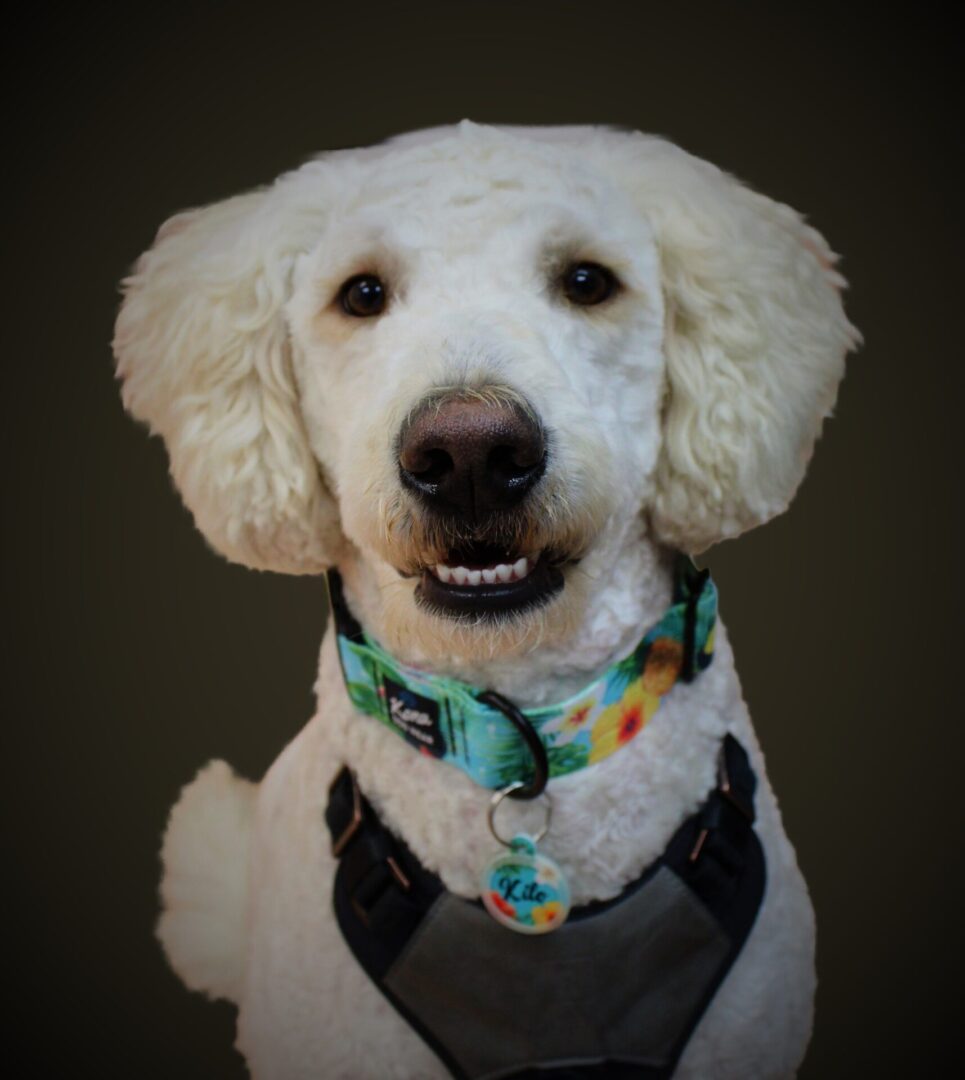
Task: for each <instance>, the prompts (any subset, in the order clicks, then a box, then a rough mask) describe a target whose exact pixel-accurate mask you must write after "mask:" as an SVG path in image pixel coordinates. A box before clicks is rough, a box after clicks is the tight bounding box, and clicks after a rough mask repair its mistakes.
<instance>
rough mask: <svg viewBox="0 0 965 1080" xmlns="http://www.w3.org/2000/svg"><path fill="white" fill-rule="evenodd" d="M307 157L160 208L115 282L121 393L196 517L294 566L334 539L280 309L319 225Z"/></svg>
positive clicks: (206, 528)
mask: <svg viewBox="0 0 965 1080" xmlns="http://www.w3.org/2000/svg"><path fill="white" fill-rule="evenodd" d="M316 168H317V167H316V165H315V164H314V163H313V164H312V165H310V166H306V167H305V169H303V170H301V174H302V175H300V174H298V173H296V174H292V175H291V176H290V177H286V178H283V179H282V180H280V181H279V182H278V183H277V184H276V185H275V186H274V187H273V188H271V189H269V190H266V191H258V192H254V193H252V194H248V195H241V196H239V197H237V198H234V199H228V200H226V201H225V202H222V203H218V204H216V205H214V206H210V207H206V208H204V209H201V210H193V211H189V212H187V213H184V214H178V215H176V216H175V217H173V218H171V220H170V221H168V222H167V223H166V224H165V225H163V226H162V227H161V230H160V231H159V233H158V236H157V240H156V242H155V245H154V247H153V248H152V249H151V250H150V251H148V252H147V253H146V254H144V255H142V256H141V258H140V260H139V261H138V263H137V265H136V267H135V269H134V272H133V274H132V275H131V276H130V277H129V278H128V279H127V280H126V281H125V282H124V294H125V296H124V302H123V306H122V307H121V311H120V315H119V316H118V319H117V326H116V332H115V337H114V353H115V356H116V358H117V373H118V376H119V377H120V378H121V379H122V380H123V391H122V393H123V399H124V404H125V406H126V407H127V409H128V410H129V411H130V412H131V413H132V414H133V415H134V416H135V417H137V418H138V419H139V420H144V421H147V423H148V424H149V425H150V427H151V430H152V432H154V433H156V434H160V435H161V436H162V437H163V438H164V441H165V444H166V445H167V449H168V453H169V455H170V459H171V474H172V476H173V477H174V481H175V483H176V485H177V487H178V489H179V490H180V492H181V495H182V496H183V498H184V501H185V503H186V504H187V506H188V507H189V508H190V510H191V511H192V513H193V514H194V519H195V522H196V524H197V526H198V528H199V529H200V530H201V531H202V532H203V533H204V535H205V536H206V537H207V539H208V540H209V541H210V542H211V544H212V545H213V546H214V547H215V548H216V549H217V550H218V551H220V552H221V553H222V554H223V555H225V556H227V558H229V559H231V560H232V561H234V562H240V563H244V564H245V565H247V566H251V567H255V568H257V569H261V570H278V571H283V572H287V573H294V574H308V573H318V572H319V571H321V570H323V569H324V568H325V567H326V566H328V565H329V564H330V563H331V562H332V561H333V557H334V553H335V551H336V549H337V546H338V544H339V542H340V539H341V533H340V530H339V525H338V513H337V510H336V507H335V503H334V501H333V499H332V498H331V496H330V495H329V494H328V492H327V491H326V489H325V487H324V485H323V483H322V481H321V478H320V475H319V471H318V465H317V463H316V461H315V458H314V456H313V455H312V452H311V450H310V448H309V445H308V440H307V438H306V435H305V431H304V429H303V424H302V419H301V415H300V412H299V409H298V403H297V395H296V390H295V383H294V379H293V376H292V364H291V354H290V345H289V339H288V330H287V326H286V323H285V317H284V313H283V305H284V304H285V301H286V299H287V298H288V295H289V289H290V279H291V273H292V266H293V263H294V260H295V259H296V257H297V256H298V255H299V254H300V253H302V252H303V251H305V250H307V249H308V248H309V247H311V246H312V244H313V242H314V240H315V238H317V237H318V235H319V233H320V231H321V227H322V224H323V219H322V214H321V211H320V206H319V203H320V201H321V200H320V199H319V194H318V182H317V179H318V178H317V175H314V176H313V172H314V171H315V170H316ZM296 178H297V179H296ZM313 181H314V182H313Z"/></svg>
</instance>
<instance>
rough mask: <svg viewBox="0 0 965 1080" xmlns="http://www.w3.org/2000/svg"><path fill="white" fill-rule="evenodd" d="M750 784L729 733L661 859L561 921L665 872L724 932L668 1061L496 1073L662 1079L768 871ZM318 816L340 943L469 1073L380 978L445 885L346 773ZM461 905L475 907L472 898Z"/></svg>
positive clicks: (580, 1079) (599, 908) (576, 1079)
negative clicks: (721, 951)
mask: <svg viewBox="0 0 965 1080" xmlns="http://www.w3.org/2000/svg"><path fill="white" fill-rule="evenodd" d="M756 785H757V781H756V778H755V776H754V773H753V770H752V769H751V766H750V761H749V759H748V756H747V753H746V751H745V750H744V748H743V747H742V746H741V745H740V743H739V742H738V741H737V740H736V739H735V738H734V737H733V736H732V735H729V734H728V735H726V736H725V737H724V740H723V742H722V744H721V747H720V753H719V759H718V779H717V787H716V788H715V789H714V790H713V791H712V792H711V793H710V794H709V795H708V797H707V799H706V800H705V801H704V803H703V805H702V806H701V807H700V808H699V810H698V811H697V812H696V813H695V814H694V815H692V816H691V817H690V818H688V819H687V820H686V821H684V823H683V824H682V825H681V826H680V828H679V829H678V830H677V832H676V833H675V834H674V836H673V837H672V838H671V840H670V843H669V844H668V846H667V848H666V850H665V852H664V854H663V855H662V856H661V857H660V858H659V859H658V860H657V861H656V862H655V863H654V864H652V865H651V866H650V867H649V868H648V869H647V870H646V871H645V872H644V873H643V874H642V875H641V877H640V878H638V879H637V880H636V881H634V882H632V883H631V884H629V885H628V886H627V887H626V888H625V889H624V890H623V892H622V893H620V895H619V896H617V897H615V898H614V899H612V900H607V901H595V902H593V903H590V904H585V905H582V906H580V907H575V908H573V909H572V910H571V911H570V914H569V917H568V919H567V925H570V924H573V923H577V922H580V921H582V920H586V919H592V918H593V917H594V916H597V915H600V914H602V913H604V912H609V911H612V909H614V908H615V907H617V906H618V905H620V904H621V903H624V902H625V901H627V900H628V899H629V898H631V897H633V896H634V895H636V894H637V893H638V892H639V891H640V890H642V889H644V888H645V887H646V885H647V883H648V882H649V881H651V880H652V879H653V878H654V877H655V876H656V875H657V874H658V872H660V871H666V870H670V871H672V872H673V873H674V874H675V875H676V876H677V877H678V878H679V879H680V880H681V881H682V882H683V883H684V884H685V885H686V886H687V888H688V889H689V890H690V892H691V893H692V894H693V895H694V896H695V897H696V898H697V899H698V900H699V901H700V903H701V904H702V905H703V907H704V908H705V909H706V910H707V912H709V913H710V915H711V916H712V917H713V919H714V920H716V922H717V924H719V926H720V927H721V929H722V930H723V932H724V933H725V934H726V937H727V939H728V941H729V946H730V947H729V951H728V952H727V955H726V957H725V958H724V960H723V962H722V963H720V964H719V965H718V966H717V967H716V969H715V971H714V974H713V978H711V979H710V980H709V981H707V982H706V983H705V984H702V985H701V986H699V987H697V991H696V995H695V999H694V1000H695V1005H694V1007H693V1009H692V1010H691V1012H690V1014H689V1016H688V1019H687V1022H686V1023H685V1024H683V1026H682V1028H681V1030H680V1031H679V1033H678V1034H677V1036H676V1038H675V1041H674V1043H673V1046H672V1050H671V1051H669V1052H666V1053H665V1054H664V1055H663V1057H664V1058H665V1060H662V1061H661V1062H659V1063H653V1062H651V1063H646V1064H644V1063H636V1062H629V1061H622V1060H607V1061H605V1062H599V1061H597V1062H592V1063H590V1062H587V1063H586V1064H580V1063H577V1064H567V1065H566V1066H558V1067H550V1068H540V1069H538V1070H533V1069H531V1068H530V1067H529V1066H528V1065H525V1064H522V1063H521V1066H520V1068H519V1070H518V1071H516V1072H512V1071H506V1072H500V1076H501V1077H505V1078H506V1080H510V1078H512V1080H524V1078H526V1077H529V1076H534V1077H535V1076H537V1075H538V1077H539V1078H540V1080H570V1078H572V1080H589V1078H591V1077H603V1076H608V1077H614V1078H618V1077H619V1078H621V1080H622V1078H624V1077H626V1078H627V1080H629V1078H634V1080H664V1078H666V1077H669V1076H670V1075H671V1073H672V1071H673V1068H674V1067H675V1065H676V1063H677V1060H678V1059H679V1057H680V1055H681V1054H682V1053H683V1050H684V1047H685V1046H686V1044H687V1041H688V1039H689V1038H690V1035H691V1034H692V1033H693V1030H694V1028H695V1027H696V1026H697V1023H698V1022H699V1020H700V1018H701V1016H703V1014H704V1012H705V1010H706V1008H707V1006H708V1005H709V1003H710V1001H711V1000H712V998H713V996H714V994H715V992H716V990H717V988H718V986H719V985H720V983H721V982H722V981H723V979H724V977H725V976H726V974H727V972H728V971H729V969H730V967H731V965H732V963H733V961H734V960H735V959H736V957H737V955H738V954H739V952H740V950H741V948H742V946H743V944H744V942H745V940H746V938H747V935H748V934H749V932H750V929H751V927H752V925H753V923H754V919H755V917H756V915H757V911H758V909H759V907H760V902H761V899H762V896H763V891H764V881H765V867H764V858H763V851H762V849H761V846H760V842H759V840H758V839H757V836H756V834H755V832H754V829H753V822H754V816H755V815H754V793H755V789H756ZM325 820H326V823H327V825H328V829H329V831H330V833H331V837H332V850H333V853H334V854H335V855H336V856H337V857H338V858H339V866H338V870H337V872H336V875H335V885H334V896H333V902H334V908H335V915H336V918H337V920H338V924H339V927H340V929H341V931H342V934H343V936H344V937H345V940H346V942H347V944H348V945H349V947H350V949H351V950H352V952H353V954H354V955H355V957H356V959H357V960H358V961H359V963H360V964H361V965H362V967H363V969H364V970H365V971H366V972H367V973H368V975H369V976H370V977H371V978H372V980H373V981H374V982H375V984H376V986H378V988H379V989H380V990H381V991H382V993H383V994H384V995H385V996H386V997H387V998H388V999H389V1001H390V1002H391V1003H392V1004H393V1005H394V1006H395V1008H396V1009H397V1010H398V1011H399V1012H400V1013H401V1014H402V1016H403V1017H405V1019H406V1020H408V1021H409V1023H410V1024H411V1025H412V1026H413V1027H414V1028H415V1029H416V1031H417V1032H418V1033H419V1034H420V1035H421V1036H422V1037H423V1038H424V1039H425V1040H426V1042H428V1043H429V1045H430V1046H431V1047H432V1048H433V1050H435V1051H436V1053H437V1054H439V1056H440V1057H441V1058H442V1060H443V1061H444V1062H445V1064H446V1065H447V1067H448V1068H449V1069H450V1071H451V1072H452V1074H453V1075H454V1076H456V1077H466V1076H469V1075H471V1074H470V1073H468V1072H467V1071H466V1070H465V1069H464V1068H463V1067H462V1065H461V1064H460V1062H459V1060H458V1059H457V1058H456V1057H454V1056H453V1055H452V1054H451V1053H450V1052H449V1050H448V1048H447V1047H446V1046H445V1045H443V1043H442V1042H441V1041H440V1039H439V1038H437V1037H436V1034H435V1033H434V1032H433V1031H431V1030H429V1029H428V1028H427V1027H426V1026H425V1025H424V1024H423V1023H422V1022H421V1020H420V1019H419V1017H418V1016H417V1015H416V1014H415V1012H414V1011H413V1010H412V1009H410V1008H409V1007H408V1006H407V1004H406V1002H405V1001H402V1000H400V999H399V997H398V996H397V995H395V994H394V993H393V992H392V991H391V990H390V989H389V988H388V987H387V986H386V982H385V980H386V976H387V975H388V973H389V971H390V969H392V967H393V964H395V962H396V961H397V960H398V959H399V958H400V957H401V956H402V954H403V952H404V950H405V948H406V945H407V944H408V943H409V942H410V940H411V939H412V938H413V936H414V935H415V933H416V931H417V930H418V929H419V927H420V925H421V924H422V922H423V920H424V919H425V917H426V915H427V914H428V913H429V911H430V909H432V908H433V906H434V905H435V904H436V903H437V902H438V901H440V898H442V897H444V896H445V897H448V894H447V893H446V890H445V887H444V886H443V884H442V882H441V881H440V879H439V878H438V877H437V876H436V875H435V874H432V873H430V872H429V871H428V870H426V869H425V868H424V867H423V866H422V865H421V864H420V863H419V861H418V859H417V858H416V857H415V856H414V855H413V854H412V852H411V851H409V849H408V847H407V846H406V845H405V844H404V842H403V841H402V840H401V839H399V838H398V837H395V836H393V835H392V834H391V833H390V832H389V830H388V829H386V827H385V826H384V825H383V824H382V822H381V821H380V820H379V817H378V815H377V814H376V812H375V811H374V809H373V808H372V806H371V804H370V803H369V802H368V800H367V799H366V798H365V796H364V795H363V794H362V792H361V791H360V789H359V787H358V784H357V781H356V779H355V777H354V775H353V773H352V772H351V771H350V770H349V769H348V768H347V767H343V768H342V769H341V770H340V771H339V773H338V775H337V776H336V778H335V780H334V781H333V783H332V786H331V789H330V792H329V802H328V807H327V809H326V811H325ZM448 899H449V900H452V899H453V898H452V897H448ZM464 903H465V904H467V905H471V906H476V907H481V905H480V904H479V903H478V902H470V901H465V902H464ZM497 929H499V930H500V932H504V931H502V929H501V928H497ZM563 929H565V927H564V928H563ZM557 933H562V931H557ZM552 936H553V935H550V937H552ZM544 940H545V939H544ZM517 944H518V943H517ZM494 1037H498V1033H494Z"/></svg>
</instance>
